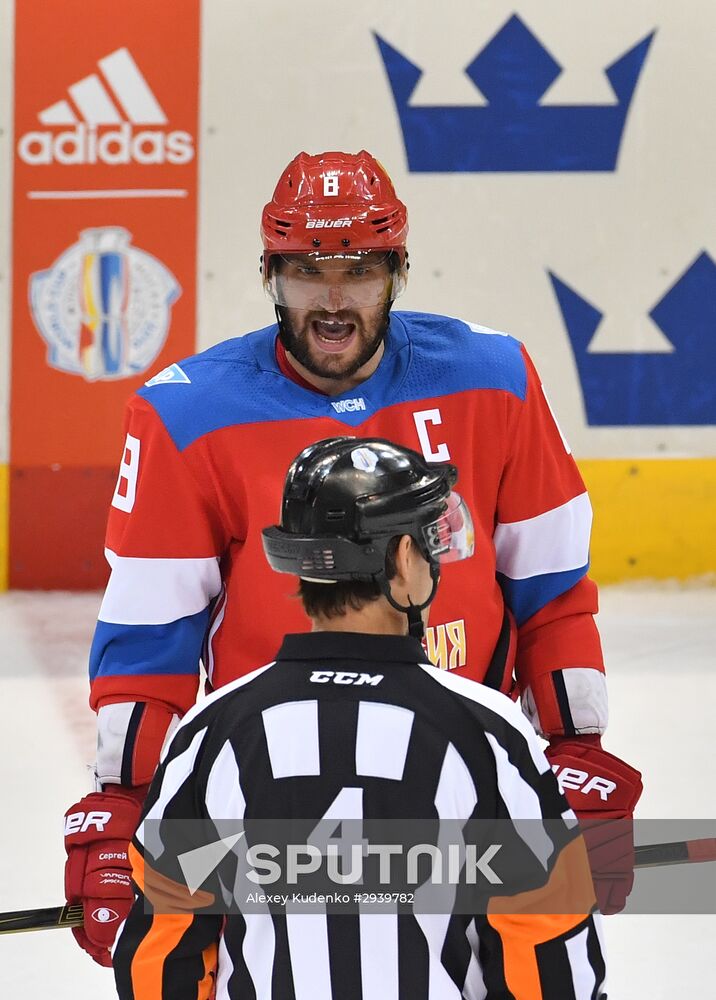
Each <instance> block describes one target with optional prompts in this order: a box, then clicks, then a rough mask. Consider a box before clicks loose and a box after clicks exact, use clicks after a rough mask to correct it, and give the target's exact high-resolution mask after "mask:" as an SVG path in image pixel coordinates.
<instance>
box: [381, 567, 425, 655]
mask: <svg viewBox="0 0 716 1000" xmlns="http://www.w3.org/2000/svg"><path fill="white" fill-rule="evenodd" d="M430 577H431V579H432V581H433V586H432V588H431V590H430V593H429V595H428V597H427V600H425V601H423V603H422V604H413V602H412V601H411V600H410V594H408V603H407V605H405V604H398V602H397V601H396V599H395V598H394V597H393V594H392V592H391V589H390V581H389V580H388V577H387V576H386V575H385V572H382V573H381V574H380V575H379V576H377V577H376V579H377V581H378V586H379V587H380V589H381V592H382V593H383V595H384V596H385V597H386V599H387V601H388V603H389V604H391V605H392V606H393V607H394V608H395V610H396V611H402V612H403V614H405V615H407V616H408V635H412V636H413V638H415V639H420V640H422V639H423V636H424V635H425V626H424V625H423V616H422V615H421V613H420V612H421V611H423V610H424V609H425V608H427V606H428V604H431V603H432V600H433V598H434V597H435V593H436V591H437V589H438V583H439V582H440V565H439V563H433V562H431V563H430Z"/></svg>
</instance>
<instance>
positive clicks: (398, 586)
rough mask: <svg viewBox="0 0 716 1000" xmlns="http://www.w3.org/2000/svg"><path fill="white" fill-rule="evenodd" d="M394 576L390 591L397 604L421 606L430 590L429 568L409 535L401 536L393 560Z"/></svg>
mask: <svg viewBox="0 0 716 1000" xmlns="http://www.w3.org/2000/svg"><path fill="white" fill-rule="evenodd" d="M393 562H394V566H395V576H393V577H391V580H390V590H391V593H392V594H393V597H394V598H395V599H396V600H397V601H398V603H399V604H407V603H408V599H410V600H412V602H413V604H422V602H423V601H425V600H426V599H427V598H428V596H429V594H430V591H431V589H432V579H431V577H430V566H429V564H428V561H427V560H426V559H425V558H424V557H423V554H422V553H421V551H420V549H419V548H418V546H417V545H416V544H415V542H414V540H413V539H412V538H411V537H410V535H401V537H400V541H399V542H398V547H397V548H396V550H395V556H394V559H393Z"/></svg>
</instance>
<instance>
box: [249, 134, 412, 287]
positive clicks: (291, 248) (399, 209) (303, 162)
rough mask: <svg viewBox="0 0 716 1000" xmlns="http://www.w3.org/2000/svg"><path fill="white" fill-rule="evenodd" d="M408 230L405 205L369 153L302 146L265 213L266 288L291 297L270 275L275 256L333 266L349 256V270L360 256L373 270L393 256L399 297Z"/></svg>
mask: <svg viewBox="0 0 716 1000" xmlns="http://www.w3.org/2000/svg"><path fill="white" fill-rule="evenodd" d="M407 234H408V213H407V210H406V208H405V205H404V204H403V203H402V201H400V200H399V199H398V197H397V196H396V194H395V189H394V187H393V184H392V181H391V180H390V177H389V176H388V174H387V172H386V171H385V169H384V168H383V167H382V166H381V164H380V163H378V161H377V160H376V159H375V158H374V157H373V156H371V155H370V153H367V152H366V151H365V150H361V151H360V152H359V153H338V152H329V153H318V154H317V155H315V156H311V155H309V154H308V153H299V154H298V156H297V157H296V158H295V159H293V160H292V161H291V162H290V163H289V165H288V166H287V167H286V169H285V170H284V172H283V173H282V174H281V177H280V178H279V181H278V184H277V185H276V190H275V191H274V194H273V198H272V200H271V201H270V202H269V203H268V205H266V206H265V207H264V210H263V214H262V217H261V239H262V242H263V275H264V283H265V286H266V290H267V292H268V294H269V296H270V297H271V298H272V299H273V300H274V302H278V303H279V304H290V303H289V302H286V301H284V296H283V295H282V294H281V293H280V291H279V289H278V288H277V287H275V282H272V280H271V270H272V269H271V258H272V257H274V256H276V255H278V256H280V257H287V256H290V255H292V254H309V255H311V257H312V258H314V259H316V260H318V261H324V262H326V265H327V266H328V267H330V268H333V269H335V268H340V267H341V266H342V262H344V263H345V267H346V269H350V268H355V265H356V263H357V259H360V260H362V261H363V268H365V267H366V266H367V267H368V269H370V268H372V267H373V266H374V264H375V261H376V260H385V258H386V256H387V255H391V258H392V261H393V267H392V270H393V281H392V289H391V291H390V292H389V297H390V298H391V299H393V298H395V297H396V296H397V295H399V294H400V293H401V292H402V291H403V289H404V287H405V280H406V271H407V253H406V238H407ZM368 254H370V257H368V256H367V255H368ZM366 294H367V295H368V298H371V297H372V296H373V293H372V292H370V293H368V292H366ZM366 304H369V303H368V299H366Z"/></svg>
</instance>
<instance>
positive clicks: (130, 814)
mask: <svg viewBox="0 0 716 1000" xmlns="http://www.w3.org/2000/svg"><path fill="white" fill-rule="evenodd" d="M145 791H146V789H145V788H142V789H141V790H139V789H129V788H118V790H117V791H116V792H115V791H111V792H92V793H91V794H90V795H85V797H84V798H83V799H80V801H79V802H77V803H76V804H75V805H73V806H72V807H71V808H70V809H68V811H67V812H66V813H65V849H66V851H67V863H66V865H65V895H66V897H67V901H68V903H82V906H83V909H84V926H83V927H73V928H72V933H73V934H74V936H75V938H76V939H77V941H78V943H79V945H80V947H81V948H84V950H85V951H86V952H88V953H89V954H90V955H91V956H92V958H93V959H94V960H95V962H99V964H100V965H106V966H111V965H112V958H111V955H110V948H111V947H112V945H113V944H114V939H115V936H116V934H117V931H118V929H119V926H120V924H121V923H122V921H123V920H124V919H125V917H126V916H127V914H128V913H129V910H130V907H131V906H132V903H133V902H134V892H133V890H132V885H131V870H132V868H131V865H130V862H129V857H128V854H127V849H128V847H129V841H130V840H131V839H132V837H133V836H134V833H135V830H136V829H137V826H138V824H139V814H140V812H141V808H142V807H141V801H142V799H143V798H144V793H145Z"/></svg>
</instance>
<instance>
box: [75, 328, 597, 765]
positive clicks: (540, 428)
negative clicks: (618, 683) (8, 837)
mask: <svg viewBox="0 0 716 1000" xmlns="http://www.w3.org/2000/svg"><path fill="white" fill-rule="evenodd" d="M276 339H277V328H276V326H270V327H267V328H266V329H263V330H259V331H257V332H255V333H252V334H248V335H246V336H244V337H239V338H236V339H234V340H229V341H226V342H224V343H221V344H219V345H217V346H215V347H212V348H210V349H209V350H207V351H205V352H204V353H202V354H198V355H196V356H194V357H191V358H188V359H187V360H185V361H182V362H181V363H180V364H178V365H173V366H171V367H170V368H168V369H166V370H165V371H164V372H162V373H160V375H159V376H156V377H155V378H153V379H150V381H149V382H148V383H147V384H146V385H145V386H144V387H143V388H142V389H141V390H140V391H139V392H138V393H137V394H136V395H135V396H134V397H133V398H132V399H131V401H130V403H129V405H128V411H127V418H126V433H127V437H126V444H125V452H124V456H123V459H122V463H121V467H120V474H119V479H118V482H117V489H116V491H115V495H114V498H113V501H112V507H111V510H110V517H109V525H108V530H107V558H108V560H109V563H110V565H111V567H112V573H111V577H110V580H109V583H108V586H107V590H106V593H105V596H104V600H103V602H102V607H101V610H100V614H99V621H98V623H97V628H96V632H95V636H94V642H93V645H92V652H91V662H90V677H91V704H92V706H93V707H94V708H95V709H97V710H98V711H99V730H100V732H99V736H100V740H99V747H100V749H99V761H98V768H99V776H100V778H101V779H102V780H104V781H110V782H111V781H121V782H122V783H124V784H140V783H142V782H143V781H146V780H149V778H150V777H151V772H152V770H153V767H154V765H155V764H156V758H154V759H153V760H151V758H152V757H153V756H154V752H155V751H154V748H155V747H156V755H158V752H159V744H160V742H161V739H162V738H163V736H164V733H165V731H166V728H167V725H168V722H169V719H170V717H171V716H172V715H177V716H180V715H182V714H183V713H184V712H185V711H186V710H187V709H188V708H189V706H190V705H192V704H193V702H194V700H195V698H196V694H197V689H198V683H199V661H200V658H201V659H203V662H204V665H205V667H206V670H207V673H208V676H209V680H210V683H211V684H212V685H213V686H214V687H218V686H220V685H222V684H225V683H227V682H228V681H231V680H233V679H235V678H236V677H238V676H240V675H242V674H244V673H247V672H248V671H250V670H253V669H255V668H256V667H257V666H260V665H262V664H264V663H266V662H269V661H271V660H272V659H273V657H274V655H275V653H276V650H277V649H278V647H279V644H280V641H281V638H282V636H283V635H284V633H286V632H300V631H305V630H307V629H309V628H310V624H309V622H308V619H307V618H306V617H305V615H304V613H303V611H302V608H301V605H300V602H299V601H298V600H297V599H296V597H295V596H294V595H295V592H296V581H295V580H293V579H292V578H291V577H287V576H285V575H283V574H277V573H274V572H272V571H271V570H270V568H269V566H268V564H267V563H266V560H265V558H264V555H263V550H262V545H261V529H262V528H263V527H265V526H266V525H268V524H272V523H276V522H277V521H278V519H279V514H280V506H281V493H282V487H283V481H284V477H285V474H286V471H287V469H288V466H289V464H290V463H291V461H292V460H293V459H294V458H295V456H296V455H297V454H298V453H299V452H300V451H301V450H302V449H303V448H304V447H305V446H306V445H308V444H310V443H311V442H314V441H317V440H319V439H321V438H325V437H332V436H336V435H339V434H346V435H355V436H356V437H366V436H371V437H373V436H375V437H384V438H388V439H391V440H393V441H396V442H398V443H400V444H403V445H407V446H409V447H411V448H414V449H416V450H418V451H421V452H422V453H423V455H424V456H425V457H426V458H427V459H430V460H435V461H445V460H450V461H452V462H453V463H455V464H456V465H457V467H458V470H459V480H458V484H457V487H456V488H457V490H458V492H459V493H460V494H461V495H462V496H464V498H465V500H466V502H467V504H468V506H469V507H470V510H471V511H472V514H473V519H474V523H475V555H474V556H473V557H472V558H471V559H468V560H466V561H464V562H461V563H456V564H455V565H453V566H451V567H450V568H449V571H446V572H445V573H444V574H443V577H442V580H441V584H440V588H439V591H438V595H437V598H436V600H435V602H434V604H433V606H432V608H431V617H430V626H429V628H428V630H427V638H426V648H427V653H428V655H429V656H430V658H431V659H432V661H433V662H434V663H435V664H436V665H438V666H440V667H442V668H444V669H446V670H451V671H455V672H457V673H460V674H463V675H465V676H466V677H470V678H473V679H475V680H478V681H482V680H484V681H486V682H487V683H489V684H491V685H492V686H493V687H496V688H500V689H501V690H508V689H509V687H510V685H511V678H512V672H513V669H514V671H515V673H516V676H517V679H518V683H519V685H520V688H521V691H522V697H523V706H524V708H525V711H526V712H527V713H528V715H529V716H530V717H531V719H532V721H533V723H534V725H535V726H536V728H537V729H538V730H539V731H541V732H544V733H547V734H550V733H563V732H564V733H567V734H572V733H575V732H577V733H595V732H601V731H602V730H603V729H604V726H605V724H606V693H605V685H604V676H603V664H602V657H601V650H600V644H599V638H598V634H597V631H596V626H595V623H594V619H593V614H594V612H595V611H596V588H595V586H594V584H593V583H592V582H591V581H590V580H589V579H588V578H587V576H586V574H587V568H588V562H589V535H590V528H591V507H590V504H589V499H588V497H587V494H586V491H585V487H584V484H583V482H582V479H581V477H580V475H579V472H578V470H577V467H576V464H575V462H574V460H573V458H572V456H571V454H570V452H569V449H568V447H567V445H566V443H565V441H564V439H563V437H562V435H561V433H560V430H559V428H558V426H557V424H556V423H555V420H554V418H553V416H552V413H551V410H550V407H549V404H548V403H547V400H546V398H545V395H544V392H543V390H542V386H541V383H540V379H539V376H538V375H537V373H536V371H535V369H534V366H533V364H532V362H531V361H530V358H529V357H528V355H527V353H526V351H525V349H524V347H523V346H522V345H521V344H520V343H519V342H518V341H516V340H515V339H513V338H512V337H509V336H506V335H503V334H498V333H495V332H494V331H490V330H486V329H484V328H482V327H478V326H475V325H474V324H468V323H464V322H462V321H460V320H456V319H451V318H448V317H444V316H436V315H429V314H422V313H409V312H394V313H392V315H391V320H390V328H389V332H388V335H387V337H386V342H385V353H384V356H383V357H382V359H381V362H380V364H379V366H378V368H377V370H376V371H375V373H374V374H373V375H372V376H371V377H370V378H369V379H367V380H366V381H365V382H363V383H361V384H360V385H359V386H357V387H356V388H355V389H354V390H352V391H350V392H347V393H344V394H342V395H339V396H326V395H323V394H321V393H319V392H317V391H312V390H310V389H308V388H304V387H303V386H301V385H299V384H297V383H296V382H295V381H293V380H292V379H291V378H288V377H286V375H284V374H283V373H282V371H281V368H280V367H279V364H278V362H277V358H276ZM142 741H143V742H142ZM147 748H149V749H147Z"/></svg>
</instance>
